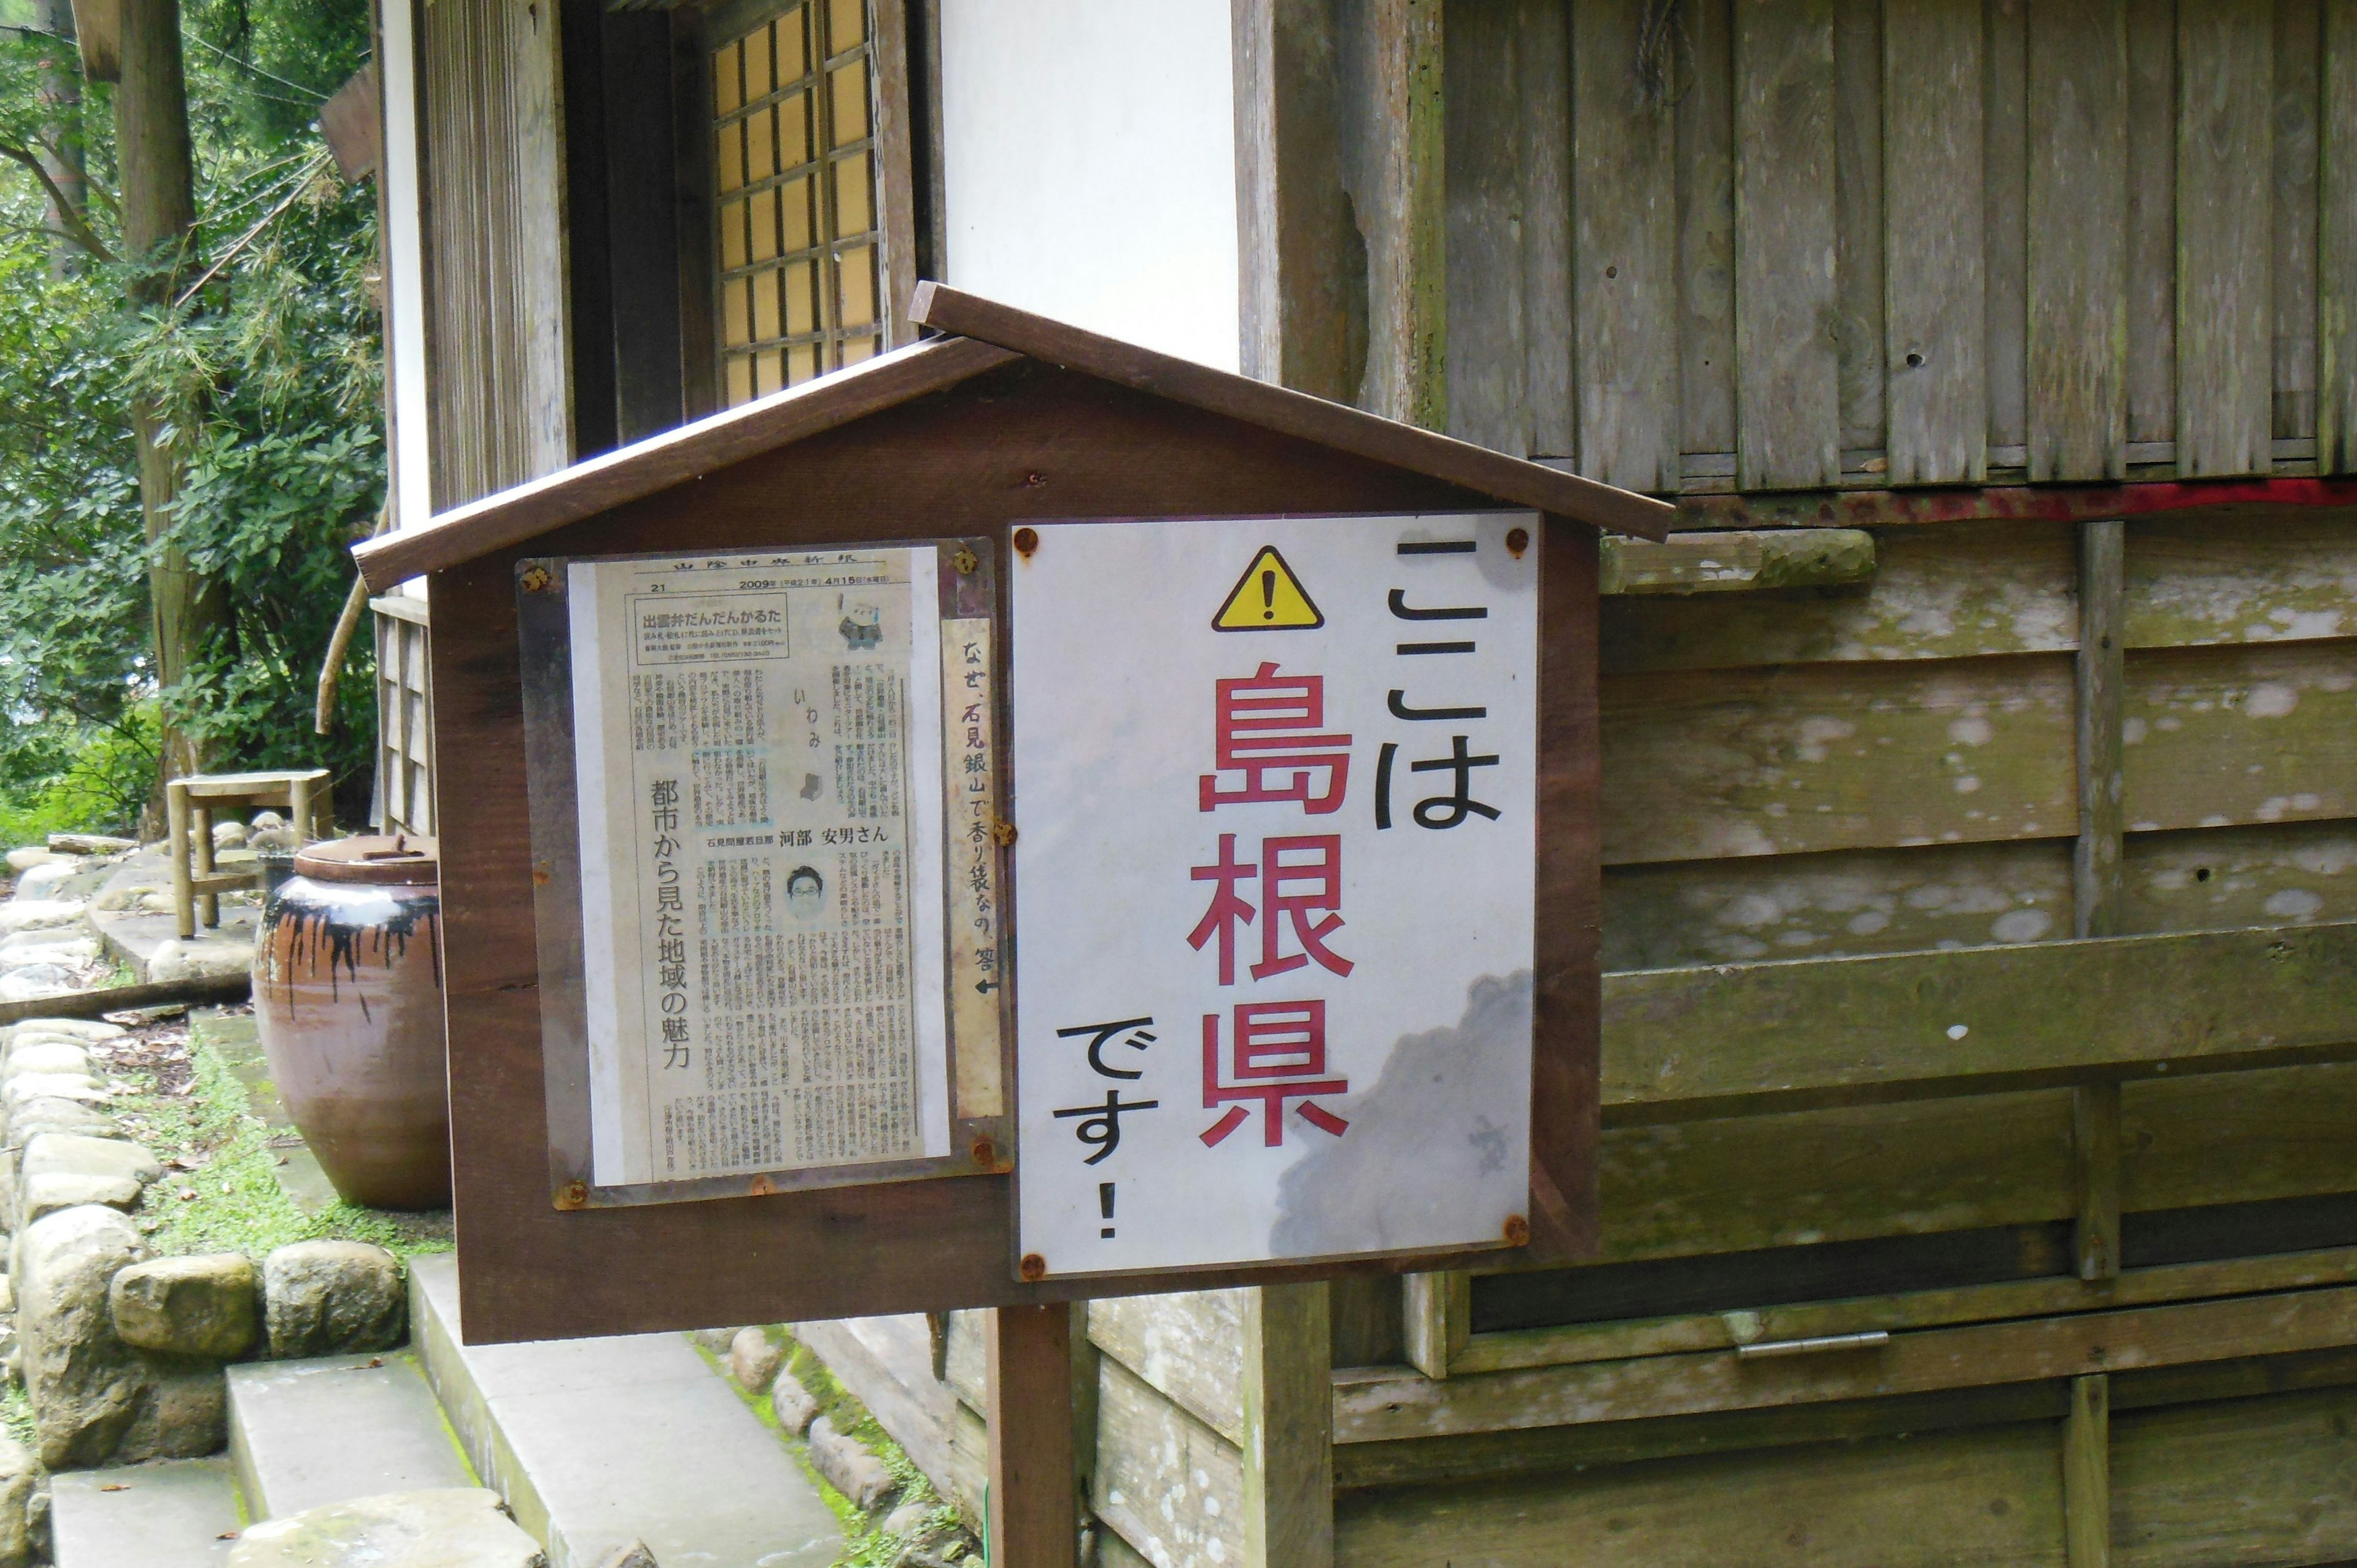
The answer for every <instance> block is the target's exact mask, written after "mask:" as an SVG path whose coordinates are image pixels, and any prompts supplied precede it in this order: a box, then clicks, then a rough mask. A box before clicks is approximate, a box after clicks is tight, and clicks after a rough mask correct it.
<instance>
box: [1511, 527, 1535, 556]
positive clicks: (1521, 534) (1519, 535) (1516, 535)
mask: <svg viewBox="0 0 2357 1568" xmlns="http://www.w3.org/2000/svg"><path fill="white" fill-rule="evenodd" d="M1530 547H1531V531H1530V530H1529V529H1527V528H1510V529H1508V530H1507V531H1506V553H1507V554H1509V555H1511V556H1512V557H1513V558H1514V559H1515V560H1517V561H1519V560H1521V559H1522V558H1523V551H1525V550H1528V549H1529V548H1530Z"/></svg>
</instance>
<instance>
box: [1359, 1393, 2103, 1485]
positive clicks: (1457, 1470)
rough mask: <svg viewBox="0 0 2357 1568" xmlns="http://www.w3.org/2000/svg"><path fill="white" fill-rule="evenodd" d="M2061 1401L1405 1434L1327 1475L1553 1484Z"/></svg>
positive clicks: (1965, 1421) (2051, 1410)
mask: <svg viewBox="0 0 2357 1568" xmlns="http://www.w3.org/2000/svg"><path fill="white" fill-rule="evenodd" d="M2067 1403H2068V1400H2067V1396H2066V1395H2065V1394H2064V1392H2063V1391H2062V1390H2061V1387H2060V1386H2059V1385H2053V1384H2040V1383H2024V1384H2015V1385H2011V1386H1999V1387H1996V1388H1989V1389H1956V1390H1949V1391H1941V1392H1938V1393H1932V1394H1905V1395H1900V1396H1899V1397H1897V1398H1894V1399H1881V1400H1857V1401H1846V1402H1828V1403H1824V1404H1814V1405H1794V1406H1791V1407H1789V1408H1786V1409H1783V1410H1775V1411H1717V1412H1711V1413H1708V1414H1705V1415H1683V1416H1667V1417H1663V1418H1662V1419H1659V1420H1653V1421H1615V1422H1608V1423H1604V1424H1602V1425H1600V1426H1552V1427H1541V1428H1537V1429H1535V1430H1533V1431H1527V1432H1476V1433H1463V1434H1457V1435H1454V1436H1449V1437H1404V1438H1399V1439H1395V1440H1394V1441H1392V1442H1388V1443H1351V1444H1344V1445H1343V1446H1342V1447H1340V1448H1339V1449H1337V1450H1335V1454H1334V1466H1335V1468H1334V1477H1335V1486H1336V1487H1338V1488H1339V1489H1340V1490H1342V1491H1345V1492H1349V1491H1365V1490H1371V1489H1372V1488H1375V1487H1403V1486H1418V1487H1426V1486H1432V1485H1435V1484H1437V1483H1447V1482H1450V1481H1481V1482H1496V1481H1498V1480H1501V1479H1502V1478H1503V1477H1509V1476H1514V1475H1527V1474H1535V1473H1546V1474H1551V1475H1553V1476H1554V1477H1556V1479H1557V1484H1558V1485H1560V1484H1561V1477H1562V1476H1563V1475H1564V1473H1565V1472H1581V1473H1584V1474H1596V1473H1597V1472H1598V1471H1604V1474H1605V1475H1606V1476H1607V1477H1609V1474H1610V1472H1609V1471H1605V1470H1604V1467H1605V1466H1621V1465H1631V1464H1641V1463H1643V1462H1645V1461H1647V1460H1653V1459H1674V1458H1684V1457H1688V1456H1691V1455H1703V1454H1728V1453H1744V1452H1748V1451H1752V1450H1760V1449H1767V1450H1776V1449H1790V1448H1793V1447H1797V1446H1800V1445H1802V1444H1824V1443H1843V1444H1852V1443H1857V1442H1858V1441H1859V1440H1861V1439H1868V1438H1877V1437H1914V1436H1918V1435H1921V1434H1928V1433H1937V1432H1949V1431H1954V1430H1956V1429H1958V1428H1966V1427H1985V1426H1990V1425H1995V1424H1996V1423H2002V1422H2018V1421H2053V1420H2057V1419H2060V1418H2061V1416H2062V1414H2063V1413H2064V1410H2065V1407H2066V1405H2067ZM1760 1457H1761V1458H1767V1455H1760ZM1770 1462H1771V1463H1772V1461H1770ZM1342 1506H1343V1508H1344V1509H1348V1508H1349V1507H1350V1506H1351V1503H1350V1502H1349V1501H1345V1502H1344V1503H1343V1505H1342Z"/></svg>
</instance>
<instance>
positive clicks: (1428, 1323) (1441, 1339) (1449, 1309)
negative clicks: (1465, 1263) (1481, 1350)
mask: <svg viewBox="0 0 2357 1568" xmlns="http://www.w3.org/2000/svg"><path fill="white" fill-rule="evenodd" d="M1400 1283H1401V1284H1402V1285H1403V1286H1405V1307H1404V1310H1403V1315H1402V1316H1403V1322H1404V1323H1405V1327H1406V1330H1407V1362H1408V1365H1409V1366H1411V1367H1414V1368H1415V1369H1416V1370H1417V1371H1419V1372H1422V1373H1423V1374H1424V1375H1425V1376H1426V1377H1427V1378H1445V1377H1447V1376H1448V1369H1449V1366H1450V1364H1451V1363H1452V1362H1453V1361H1455V1359H1457V1357H1458V1354H1459V1353H1461V1352H1462V1351H1463V1350H1464V1348H1465V1343H1466V1340H1467V1338H1468V1337H1469V1335H1470V1332H1471V1329H1472V1326H1473V1279H1472V1276H1471V1275H1469V1274H1462V1273H1444V1274H1406V1275H1403V1276H1402V1277H1401V1281H1400Z"/></svg>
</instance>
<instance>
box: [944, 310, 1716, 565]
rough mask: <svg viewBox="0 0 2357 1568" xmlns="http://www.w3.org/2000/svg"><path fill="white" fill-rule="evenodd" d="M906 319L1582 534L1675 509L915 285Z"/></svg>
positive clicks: (1632, 530) (1660, 520)
mask: <svg viewBox="0 0 2357 1568" xmlns="http://www.w3.org/2000/svg"><path fill="white" fill-rule="evenodd" d="M909 319H911V320H913V321H916V322H918V323H919V324H920V325H922V326H925V327H930V328H934V329H936V330H938V331H942V332H951V333H956V334H958V335H959V336H961V337H965V338H979V339H981V340H982V341H984V342H988V343H996V344H997V345H999V346H1001V347H1002V348H1006V349H1015V350H1017V351H1018V352H1020V353H1023V354H1026V355H1028V356H1029V357H1030V358H1032V359H1035V360H1046V361H1047V362H1048V363H1049V364H1054V365H1060V366H1063V367H1064V368H1066V369H1068V370H1074V371H1082V372H1083V373H1085V374H1088V375H1092V376H1096V377H1098V378H1100V379H1102V380H1104V381H1113V382H1115V383H1117V384H1119V385H1122V386H1126V387H1133V388H1135V389H1136V390H1137V391H1139V392H1151V393H1153V394H1154V395H1156V396H1157V397H1167V398H1169V399H1171V400H1172V401H1173V402H1176V403H1188V404H1190V405H1192V406H1193V407H1196V408H1200V409H1205V410H1208V411H1209V412H1211V413H1221V414H1225V415H1227V416H1228V417H1229V418H1231V419H1241V420H1243V421H1244V422H1246V423H1247V424H1257V425H1260V426H1262V427H1263V428H1264V429H1268V430H1275V431H1278V432H1281V433H1283V434H1285V435H1297V436H1300V437H1302V438H1303V439H1304V440H1308V441H1316V442H1318V443H1320V444H1321V445H1324V446H1332V447H1334V448H1336V449H1338V450H1340V451H1344V452H1349V453H1352V454H1354V455H1356V456H1361V457H1369V458H1372V459H1373V460H1375V461H1376V462H1379V463H1392V464H1396V465H1397V466H1399V467H1403V468H1410V469H1413V470H1415V472H1417V473H1421V474H1428V475H1430V476H1432V477H1433V478H1437V479H1446V480H1448V482H1450V483H1452V484H1458V485H1463V486H1464V487H1465V488H1466V489H1473V490H1480V491H1481V492H1482V493H1484V494H1485V495H1492V496H1495V497H1497V498H1498V499H1501V500H1509V501H1513V502H1516V503H1518V504H1520V505H1523V506H1527V507H1532V508H1534V509H1535V510H1539V511H1546V512H1554V513H1555V514H1556V515H1558V516H1561V517H1567V518H1570V519H1572V520H1573V521H1577V522H1583V523H1586V524H1587V526H1589V527H1590V528H1596V529H1601V530H1604V531H1606V532H1612V533H1626V534H1631V535H1634V536H1635V537H1637V538H1640V539H1652V540H1661V539H1666V538H1668V537H1669V532H1670V526H1671V524H1672V523H1674V521H1676V520H1677V509H1676V508H1675V507H1674V506H1672V505H1670V504H1669V503H1668V502H1666V501H1659V500H1655V499H1652V498H1651V497H1649V496H1641V495H1639V494H1637V493H1636V492H1635V491H1633V490H1624V489H1617V488H1615V487H1614V486H1611V485H1606V484H1599V483H1598V482H1597V481H1596V480H1594V479H1587V478H1580V477H1579V476H1578V475H1577V474H1566V473H1563V472H1561V471H1560V470H1558V469H1555V468H1549V467H1544V466H1542V465H1540V464H1537V463H1533V462H1529V461H1526V460H1525V459H1523V458H1521V457H1509V456H1505V455H1504V454H1503V453H1500V452H1492V451H1491V450H1490V449H1489V448H1488V447H1486V446H1475V445H1473V444H1472V443H1471V442H1469V441H1458V440H1456V439H1455V438H1453V437H1451V436H1447V435H1436V434H1435V433H1433V432H1432V431H1429V430H1422V429H1419V428H1417V427H1416V426H1415V425H1412V424H1400V423H1398V422H1396V421H1394V420H1389V419H1383V418H1380V417H1378V416H1376V415H1374V414H1372V413H1366V412H1364V411H1363V410H1361V409H1356V408H1352V407H1351V406H1349V405H1348V404H1345V403H1329V402H1328V401H1327V400H1326V399H1324V398H1319V397H1312V396H1310V395H1309V394H1308V393H1307V392H1294V391H1291V390H1289V389H1287V388H1285V387H1281V386H1275V385H1273V384H1271V383H1269V382H1267V381H1254V380H1252V379H1250V378H1249V377H1245V376H1238V375H1232V374H1230V373H1229V372H1227V371H1215V370H1212V369H1211V367H1209V366H1207V365H1199V364H1196V363H1194V362H1193V361H1192V360H1181V359H1178V358H1175V357H1173V356H1171V355H1168V354H1157V353H1155V352H1153V351H1152V350H1150V349H1140V348H1138V347H1136V346H1135V345H1134V344H1129V343H1124V342H1121V341H1120V340H1118V339H1116V338H1106V337H1103V336H1100V335H1099V334H1097V333H1094V332H1090V331H1087V330H1085V329H1083V328H1078V327H1074V326H1071V325H1070V324H1068V323H1066V322H1061V321H1055V320H1051V319H1049V317H1044V316H1034V315H1032V314H1031V313H1030V312H1029V311H1027V310H1017V309H1016V308H1015V307H1014V306H1009V305H1001V304H999V303H998V302H997V301H996V300H989V299H984V298H981V297H980V296H978V295H971V294H965V293H963V292H961V291H960V290H957V289H954V288H951V287H949V286H948V285H944V284H937V283H931V282H927V283H920V284H919V285H917V296H916V299H915V301H914V302H913V303H912V304H911V305H910V306H909Z"/></svg>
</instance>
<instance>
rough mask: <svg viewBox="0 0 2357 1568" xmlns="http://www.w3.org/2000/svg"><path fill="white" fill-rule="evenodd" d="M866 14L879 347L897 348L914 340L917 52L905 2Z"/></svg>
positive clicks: (917, 137) (888, 5)
mask: <svg viewBox="0 0 2357 1568" xmlns="http://www.w3.org/2000/svg"><path fill="white" fill-rule="evenodd" d="M868 15H869V16H871V17H873V18H874V26H875V29H876V32H875V37H874V38H873V39H871V40H870V42H869V46H868V48H869V53H870V56H871V57H872V58H873V59H874V61H875V68H874V70H873V71H872V73H871V81H873V82H874V84H875V85H874V93H875V102H876V195H877V205H878V206H879V207H880V208H881V209H882V217H883V220H884V221H883V224H882V229H883V233H884V256H883V268H882V273H883V281H884V298H883V301H882V306H883V312H884V324H883V325H884V347H885V348H887V349H898V348H901V347H903V346H905V345H907V344H909V343H913V342H915V341H916V340H917V328H916V326H915V324H914V323H912V322H911V321H909V304H910V302H911V301H912V300H914V299H915V297H916V294H917V277H918V270H917V142H918V139H919V137H920V135H921V134H923V133H922V128H921V127H920V124H919V123H918V115H917V102H918V97H917V89H918V83H917V82H916V81H913V80H912V73H913V71H914V70H915V69H916V64H917V55H916V53H915V51H914V50H912V49H911V48H910V47H909V7H908V5H906V4H894V3H891V0H887V3H886V4H883V5H874V6H871V7H869V9H868Z"/></svg>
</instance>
